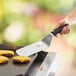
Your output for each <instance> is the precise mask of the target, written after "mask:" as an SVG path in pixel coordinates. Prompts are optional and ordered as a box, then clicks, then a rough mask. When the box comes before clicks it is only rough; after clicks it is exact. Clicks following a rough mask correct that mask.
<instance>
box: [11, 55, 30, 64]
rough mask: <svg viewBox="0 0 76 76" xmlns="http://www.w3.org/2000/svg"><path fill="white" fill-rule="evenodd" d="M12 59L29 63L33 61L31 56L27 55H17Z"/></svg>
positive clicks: (15, 61) (16, 61)
mask: <svg viewBox="0 0 76 76" xmlns="http://www.w3.org/2000/svg"><path fill="white" fill-rule="evenodd" d="M12 60H13V62H14V63H27V62H30V61H31V58H30V57H26V56H15V57H13V58H12Z"/></svg>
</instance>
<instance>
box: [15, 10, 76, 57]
mask: <svg viewBox="0 0 76 76" xmlns="http://www.w3.org/2000/svg"><path fill="white" fill-rule="evenodd" d="M64 20H65V23H64V24H63V26H60V27H59V28H57V29H55V30H53V31H52V32H51V33H50V34H48V35H47V36H46V37H45V38H43V39H42V40H41V41H38V42H35V43H33V44H30V45H28V46H25V47H23V48H20V49H18V50H16V53H17V54H18V55H22V56H30V55H33V54H35V53H37V52H39V51H41V50H44V49H47V48H48V47H49V46H50V42H51V40H52V37H53V36H54V35H56V34H58V33H60V32H61V31H62V29H63V27H65V26H68V25H72V24H75V23H76V9H74V10H73V11H72V12H71V13H70V14H69V15H68V16H66V17H65V19H64Z"/></svg>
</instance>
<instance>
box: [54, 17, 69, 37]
mask: <svg viewBox="0 0 76 76" xmlns="http://www.w3.org/2000/svg"><path fill="white" fill-rule="evenodd" d="M66 23H67V22H66V19H64V20H61V21H60V22H59V23H58V24H57V25H56V26H55V28H54V29H57V28H58V27H60V26H63V25H64V24H66ZM69 32H70V26H69V24H68V25H67V26H65V27H64V28H63V30H62V31H61V33H60V34H62V35H63V34H68V33H69Z"/></svg>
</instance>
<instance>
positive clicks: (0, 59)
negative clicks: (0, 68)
mask: <svg viewBox="0 0 76 76" xmlns="http://www.w3.org/2000/svg"><path fill="white" fill-rule="evenodd" d="M8 61H9V58H8V57H5V56H0V64H5V63H8Z"/></svg>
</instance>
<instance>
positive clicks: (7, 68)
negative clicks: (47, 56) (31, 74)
mask: <svg viewBox="0 0 76 76" xmlns="http://www.w3.org/2000/svg"><path fill="white" fill-rule="evenodd" d="M21 47H23V46H15V45H8V44H0V50H13V51H14V52H15V50H17V49H19V48H21ZM15 55H17V54H16V53H15ZM36 57H37V54H34V55H32V56H30V58H31V62H30V63H25V64H14V63H13V61H12V60H11V58H10V61H9V62H8V63H7V64H3V65H0V76H23V75H22V74H24V73H25V75H26V72H27V71H28V70H29V68H30V66H31V65H32V64H33V62H34V60H35V59H36Z"/></svg>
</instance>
